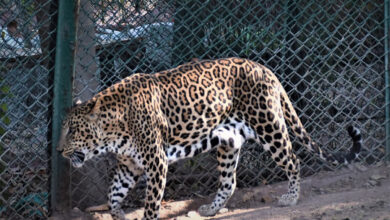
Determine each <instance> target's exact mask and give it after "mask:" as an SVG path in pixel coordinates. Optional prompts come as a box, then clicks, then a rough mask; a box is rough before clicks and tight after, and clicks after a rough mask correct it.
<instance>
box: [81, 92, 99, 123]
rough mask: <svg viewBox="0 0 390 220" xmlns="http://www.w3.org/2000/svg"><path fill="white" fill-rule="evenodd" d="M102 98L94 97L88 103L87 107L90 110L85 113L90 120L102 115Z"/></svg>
mask: <svg viewBox="0 0 390 220" xmlns="http://www.w3.org/2000/svg"><path fill="white" fill-rule="evenodd" d="M100 105H101V103H100V100H98V99H97V98H95V97H94V98H92V99H90V100H89V101H88V102H87V103H86V106H85V107H86V108H87V109H88V111H86V113H85V118H86V119H87V120H88V121H96V120H97V119H98V118H99V115H100Z"/></svg>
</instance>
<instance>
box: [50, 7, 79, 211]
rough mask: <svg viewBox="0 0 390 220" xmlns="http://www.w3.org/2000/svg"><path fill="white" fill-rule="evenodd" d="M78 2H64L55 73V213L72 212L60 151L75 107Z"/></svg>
mask: <svg viewBox="0 0 390 220" xmlns="http://www.w3.org/2000/svg"><path fill="white" fill-rule="evenodd" d="M76 6H77V0H60V1H59V7H58V25H57V42H56V57H55V71H54V89H53V90H54V91H53V92H54V94H53V117H52V146H51V158H52V159H51V168H52V173H51V181H50V184H51V185H50V191H51V193H50V196H51V197H50V208H51V211H52V212H55V211H58V210H66V209H68V208H70V193H69V189H70V188H69V186H70V181H69V180H70V176H69V169H67V168H66V165H67V164H68V162H67V161H66V160H65V159H63V158H62V157H61V155H60V154H59V152H58V151H57V150H56V147H57V142H58V140H59V137H60V132H61V120H62V118H63V117H64V115H65V109H66V108H68V107H70V106H71V104H72V76H73V72H74V65H73V62H74V50H75V42H76V35H75V33H76V24H75V20H76V13H75V12H76V10H75V9H76Z"/></svg>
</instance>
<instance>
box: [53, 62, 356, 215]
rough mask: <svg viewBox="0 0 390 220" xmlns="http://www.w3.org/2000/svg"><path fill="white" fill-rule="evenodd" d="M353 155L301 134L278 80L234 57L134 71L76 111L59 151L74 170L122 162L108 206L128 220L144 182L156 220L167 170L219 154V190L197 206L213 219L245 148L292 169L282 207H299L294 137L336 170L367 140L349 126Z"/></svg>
mask: <svg viewBox="0 0 390 220" xmlns="http://www.w3.org/2000/svg"><path fill="white" fill-rule="evenodd" d="M346 130H347V133H348V134H349V136H350V137H351V139H352V147H351V148H350V149H349V150H348V151H345V152H340V153H329V152H327V151H326V150H322V147H320V145H319V144H317V143H316V142H314V141H313V140H312V138H311V137H310V135H309V133H308V132H307V130H306V129H305V128H304V126H303V124H302V122H301V120H300V118H299V117H298V114H297V112H296V110H295V109H294V107H293V104H292V102H291V101H290V99H289V97H288V94H287V92H286V90H285V89H284V88H283V86H282V84H281V83H280V81H279V80H278V78H277V77H276V75H275V74H274V73H273V72H272V71H271V70H270V69H268V68H267V67H265V66H264V65H261V64H259V63H257V62H255V61H252V60H249V59H244V58H239V57H231V58H220V59H214V60H211V59H204V60H199V59H194V60H192V61H191V62H189V63H185V64H182V65H179V66H177V67H175V68H173V69H169V70H165V71H161V72H157V73H152V74H147V73H135V74H131V75H130V76H128V77H126V78H124V79H122V80H121V81H120V82H118V83H116V84H114V85H112V86H110V87H108V88H106V89H104V90H102V91H101V92H99V93H97V94H96V95H95V96H93V97H92V98H91V99H89V100H87V101H84V102H82V103H77V104H76V105H74V106H73V107H71V108H70V109H69V110H68V112H67V114H66V117H65V119H64V120H63V123H62V129H61V135H60V138H59V139H60V140H59V143H58V148H57V150H58V151H60V153H61V154H62V155H63V157H65V158H67V159H69V161H70V163H71V164H72V166H73V167H81V166H83V165H84V163H85V162H86V161H87V160H89V159H91V158H94V157H96V156H98V155H102V154H105V153H107V152H110V153H113V154H114V155H116V158H117V161H118V164H117V165H116V167H115V168H114V173H113V175H112V180H111V185H110V187H109V190H108V203H107V207H108V209H109V210H110V214H111V215H112V217H113V219H125V215H124V211H123V209H122V206H121V204H122V202H123V200H124V199H125V197H126V196H127V194H128V192H129V191H130V190H131V189H133V188H134V186H135V184H136V183H137V182H138V180H139V179H140V177H142V178H144V179H145V180H146V189H145V191H146V193H145V194H146V195H145V202H144V203H145V204H144V214H143V218H144V219H158V218H159V210H160V207H161V201H162V199H163V196H164V190H165V185H166V182H167V172H168V166H169V164H172V163H174V162H176V161H178V160H181V159H184V158H191V157H194V156H196V155H199V154H201V153H204V152H207V151H210V150H213V149H214V150H215V151H214V152H216V158H217V161H218V166H217V170H218V171H219V172H218V173H219V177H218V181H219V183H218V185H217V192H216V194H215V197H214V199H213V201H212V202H211V203H210V204H205V205H202V206H200V207H199V209H198V212H199V214H200V215H202V216H213V215H215V214H217V212H218V211H219V210H220V209H221V208H223V207H224V206H225V205H226V203H227V201H228V200H229V198H230V197H231V196H232V194H233V192H234V191H235V189H236V184H237V180H236V170H237V164H238V161H239V155H240V150H241V147H242V146H243V145H244V143H245V142H246V141H252V142H256V143H258V144H259V145H260V146H262V148H263V149H264V150H265V151H266V152H269V153H270V157H271V158H272V160H273V161H274V162H275V163H276V164H277V166H278V167H279V168H281V169H282V170H283V171H285V174H286V176H287V178H286V179H287V180H288V191H287V193H286V194H283V195H281V196H280V197H279V200H278V202H277V203H278V204H279V205H280V206H292V205H295V204H297V202H298V199H299V194H300V159H299V158H298V157H297V156H296V154H295V153H294V152H293V150H292V143H291V140H290V136H289V132H291V133H293V134H294V135H295V136H296V137H297V140H298V141H299V142H300V144H301V145H303V146H305V149H307V150H308V151H309V152H311V154H313V155H315V156H316V157H319V158H320V159H321V160H323V161H325V162H327V163H329V164H331V165H342V164H348V163H351V162H352V161H354V160H356V159H357V158H358V157H359V153H360V150H361V148H362V135H361V132H360V130H359V129H358V128H357V127H356V126H354V125H349V126H347V127H346Z"/></svg>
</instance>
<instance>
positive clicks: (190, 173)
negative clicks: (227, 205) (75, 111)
mask: <svg viewBox="0 0 390 220" xmlns="http://www.w3.org/2000/svg"><path fill="white" fill-rule="evenodd" d="M72 25H74V26H72ZM72 30H74V31H73V35H74V36H73V35H72ZM388 31H389V0H385V1H381V0H330V1H321V2H319V1H313V0H312V1H307V0H305V1H303V0H298V1H292V0H287V1H281V0H276V1H274V0H272V1H271V0H262V1H249V0H244V1H222V0H207V1H201V0H194V1H178V0H162V1H156V0H134V1H122V0H107V1H97V0H80V1H65V0H60V1H59V4H57V1H53V0H16V1H15V0H2V1H0V98H1V103H0V218H10V219H15V218H16V219H17V218H46V217H47V216H48V215H49V214H50V213H51V212H52V211H55V209H62V208H67V207H73V206H77V207H79V208H85V207H87V206H90V205H96V204H99V203H103V202H105V201H106V192H107V188H108V181H109V180H108V173H109V172H110V169H111V168H112V167H113V166H114V165H115V160H114V159H113V158H112V155H108V156H106V157H101V158H99V159H98V160H95V161H91V162H88V163H87V164H86V166H85V167H83V168H81V169H73V168H71V167H70V166H69V164H68V163H66V162H64V160H62V159H61V157H58V154H57V153H56V152H55V151H54V148H53V147H54V145H55V139H56V138H57V135H58V132H59V131H58V130H59V123H60V120H61V117H62V116H61V115H62V112H63V111H64V108H65V107H66V106H69V105H70V102H71V100H72V99H73V100H75V99H76V98H80V99H82V100H87V99H89V98H90V97H91V96H92V95H93V94H95V93H96V92H98V91H100V90H101V89H103V88H106V87H108V86H110V85H111V84H113V83H115V82H117V81H118V80H119V79H121V78H123V77H125V76H127V75H130V74H132V73H135V72H146V73H153V72H158V71H161V70H164V69H168V68H171V67H174V66H177V65H179V64H182V63H185V62H188V61H190V60H192V59H194V58H197V59H208V58H221V57H229V56H240V57H244V58H249V59H252V60H254V61H257V62H259V63H262V64H264V65H266V66H268V67H269V68H270V69H272V70H273V71H274V72H275V73H276V75H277V76H278V78H279V79H280V80H281V82H282V84H283V85H284V87H285V88H286V90H287V91H288V94H289V96H290V98H291V100H292V102H293V103H294V105H295V106H296V109H297V112H298V114H299V115H300V117H301V119H302V122H303V123H304V125H305V127H306V128H307V130H308V131H309V132H310V134H311V135H312V137H313V139H315V140H317V142H319V143H321V144H322V145H323V146H324V148H325V149H326V150H328V151H331V152H338V151H344V150H346V149H348V148H349V145H350V140H347V139H345V136H346V131H345V126H346V125H347V124H350V123H353V124H355V125H356V126H358V127H359V128H360V129H361V130H362V132H363V136H364V148H363V151H362V154H361V156H360V159H361V161H362V163H367V164H370V163H376V162H378V161H381V160H384V159H385V158H386V157H387V158H390V142H389V141H388V140H389V134H390V121H389V118H388V115H389V112H390V110H389V106H390V105H389V104H390V103H389V101H390V92H389V91H390V90H389V82H390V81H389V80H390V79H389V76H388V74H389V48H388V47H389V44H388V43H389V36H388ZM58 77H63V78H58ZM71 78H72V79H73V83H72V84H71V82H70V81H71ZM67 86H68V87H67ZM52 138H53V139H52ZM52 140H54V141H52ZM292 140H295V139H294V138H293V137H292ZM294 143H298V142H296V141H294ZM294 149H295V151H296V152H297V154H298V156H299V157H300V158H301V160H302V161H303V162H302V170H303V175H310V174H312V173H315V172H317V171H319V170H321V169H332V168H330V167H328V166H327V164H325V163H323V162H321V161H319V160H317V159H316V158H315V157H313V155H312V154H310V153H308V152H307V151H305V150H303V149H301V148H300V145H299V144H294ZM241 155H242V156H241V159H240V163H239V167H238V173H237V175H238V178H237V179H238V187H250V186H256V185H260V184H269V183H272V182H276V181H280V180H283V179H284V178H285V176H284V174H283V172H282V171H281V170H279V169H278V168H277V167H276V165H275V164H274V163H273V162H272V160H271V159H270V158H269V155H268V154H267V153H266V152H264V151H263V150H262V148H261V147H259V146H256V145H254V144H251V143H248V144H247V147H245V148H244V149H243V151H242V154H241ZM216 166H217V163H216V160H215V152H211V153H210V154H205V155H199V156H197V157H196V158H194V159H188V160H183V161H179V162H178V163H176V164H175V165H172V166H170V167H169V172H170V174H169V175H168V182H167V189H166V193H165V197H166V198H183V197H188V196H192V195H194V194H204V195H207V194H209V193H211V192H214V191H215V190H213V189H214V188H216V183H217V181H216V180H217V176H218V174H217V173H216V171H215V170H216V169H215V168H216ZM134 191H135V193H134V194H133V196H132V198H138V199H140V197H139V195H142V193H139V192H142V191H143V184H142V181H141V184H139V187H138V188H136V189H135V190H134ZM129 202H131V203H129V204H128V205H138V204H137V203H136V202H135V201H129Z"/></svg>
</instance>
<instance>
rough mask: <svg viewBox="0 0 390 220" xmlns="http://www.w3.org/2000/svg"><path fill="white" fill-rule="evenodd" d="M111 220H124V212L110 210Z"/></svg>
mask: <svg viewBox="0 0 390 220" xmlns="http://www.w3.org/2000/svg"><path fill="white" fill-rule="evenodd" d="M111 217H112V219H113V220H126V217H125V212H124V211H123V210H122V209H115V210H111Z"/></svg>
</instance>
